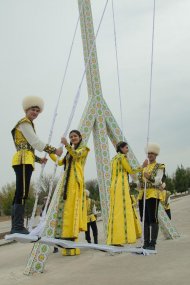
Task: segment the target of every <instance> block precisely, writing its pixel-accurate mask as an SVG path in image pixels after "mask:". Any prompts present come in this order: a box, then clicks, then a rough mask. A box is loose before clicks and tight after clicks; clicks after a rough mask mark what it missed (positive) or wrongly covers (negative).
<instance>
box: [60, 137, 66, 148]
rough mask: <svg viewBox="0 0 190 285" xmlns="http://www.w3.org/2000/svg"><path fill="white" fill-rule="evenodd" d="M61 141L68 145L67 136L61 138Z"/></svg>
mask: <svg viewBox="0 0 190 285" xmlns="http://www.w3.org/2000/svg"><path fill="white" fill-rule="evenodd" d="M61 143H62V144H64V145H65V146H66V145H68V141H67V139H66V138H65V137H62V138H61Z"/></svg>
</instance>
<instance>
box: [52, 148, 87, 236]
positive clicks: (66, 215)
mask: <svg viewBox="0 0 190 285" xmlns="http://www.w3.org/2000/svg"><path fill="white" fill-rule="evenodd" d="M66 149H67V151H68V152H69V155H67V157H66V169H65V172H64V175H63V181H62V183H61V185H60V187H61V188H62V189H63V191H64V185H65V182H66V177H67V172H68V162H69V158H70V156H72V158H73V159H72V162H71V169H70V174H69V180H68V185H67V198H66V200H64V199H63V194H62V195H61V197H60V201H59V207H58V214H57V224H56V230H55V237H56V238H74V239H77V238H78V235H79V232H80V231H86V230H87V209H86V195H85V191H84V166H85V162H86V158H87V155H88V152H89V148H88V147H86V146H80V147H79V148H78V149H77V150H74V149H73V148H72V147H71V146H70V145H67V146H66ZM50 157H51V158H52V159H53V160H54V161H55V159H56V158H55V156H54V155H50ZM61 164H62V165H63V161H62V163H60V162H59V165H61Z"/></svg>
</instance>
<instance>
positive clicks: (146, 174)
mask: <svg viewBox="0 0 190 285" xmlns="http://www.w3.org/2000/svg"><path fill="white" fill-rule="evenodd" d="M150 176H151V175H150V174H149V173H148V172H144V177H145V178H146V179H148V180H149V179H150Z"/></svg>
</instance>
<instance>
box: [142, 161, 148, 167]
mask: <svg viewBox="0 0 190 285" xmlns="http://www.w3.org/2000/svg"><path fill="white" fill-rule="evenodd" d="M147 165H148V159H145V161H144V162H143V165H142V167H143V168H145V167H147Z"/></svg>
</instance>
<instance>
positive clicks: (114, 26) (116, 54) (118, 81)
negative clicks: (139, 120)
mask: <svg viewBox="0 0 190 285" xmlns="http://www.w3.org/2000/svg"><path fill="white" fill-rule="evenodd" d="M111 2H112V17H113V28H114V43H115V56H116V69H117V84H118V94H119V105H120V116H121V117H120V120H121V131H122V139H123V140H124V128H123V111H122V100H121V85H120V74H119V59H118V44H117V35H116V24H115V12H114V0H112V1H111Z"/></svg>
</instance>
